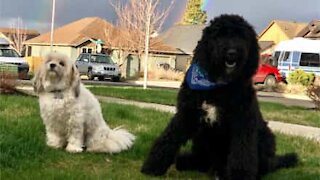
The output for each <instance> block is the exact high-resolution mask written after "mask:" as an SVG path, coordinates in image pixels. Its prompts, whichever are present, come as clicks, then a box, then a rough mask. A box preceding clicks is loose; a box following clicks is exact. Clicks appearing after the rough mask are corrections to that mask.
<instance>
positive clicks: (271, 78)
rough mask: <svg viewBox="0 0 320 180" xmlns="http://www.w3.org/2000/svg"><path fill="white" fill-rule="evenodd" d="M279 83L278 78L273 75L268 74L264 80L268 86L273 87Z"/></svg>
mask: <svg viewBox="0 0 320 180" xmlns="http://www.w3.org/2000/svg"><path fill="white" fill-rule="evenodd" d="M276 83H277V80H276V78H275V77H274V76H273V75H268V76H267V77H266V79H265V80H264V85H265V86H267V87H273V86H275V85H276Z"/></svg>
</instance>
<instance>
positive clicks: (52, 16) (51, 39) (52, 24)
mask: <svg viewBox="0 0 320 180" xmlns="http://www.w3.org/2000/svg"><path fill="white" fill-rule="evenodd" d="M55 11H56V0H52V15H51V32H50V51H52V49H53V30H54V15H55Z"/></svg>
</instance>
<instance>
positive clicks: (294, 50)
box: [273, 38, 320, 77]
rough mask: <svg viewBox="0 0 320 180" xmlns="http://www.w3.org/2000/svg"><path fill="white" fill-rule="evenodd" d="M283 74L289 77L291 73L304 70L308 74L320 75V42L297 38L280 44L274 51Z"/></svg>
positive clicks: (274, 56) (274, 57) (275, 58)
mask: <svg viewBox="0 0 320 180" xmlns="http://www.w3.org/2000/svg"><path fill="white" fill-rule="evenodd" d="M273 59H274V60H276V62H277V66H278V69H279V70H280V72H281V74H282V75H283V76H285V77H288V75H289V73H290V72H291V71H294V70H296V69H302V70H304V71H305V72H308V73H314V74H316V75H318V76H319V75H320V40H310V39H305V38H295V39H293V40H288V41H282V42H280V43H279V44H278V45H277V46H276V47H275V50H274V53H273Z"/></svg>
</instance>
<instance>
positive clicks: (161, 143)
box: [141, 110, 199, 176]
mask: <svg viewBox="0 0 320 180" xmlns="http://www.w3.org/2000/svg"><path fill="white" fill-rule="evenodd" d="M197 122H199V117H198V112H197V111H195V110H184V111H183V113H182V112H178V113H177V114H176V115H175V116H174V117H173V119H172V120H171V122H170V123H169V125H168V126H167V128H166V129H165V131H164V132H163V133H162V134H161V136H160V137H159V138H158V139H157V140H156V141H155V143H154V145H153V146H152V148H151V150H150V153H149V156H148V157H147V159H146V160H145V162H144V164H143V166H142V169H141V172H143V173H145V174H149V175H154V176H159V175H162V174H164V173H165V172H166V171H167V169H168V168H169V166H170V165H171V164H172V163H173V162H174V159H175V156H176V154H177V152H178V151H179V148H180V146H181V145H182V144H184V143H186V141H187V140H188V139H190V138H191V137H192V135H193V133H194V132H195V131H196V128H197V127H198V125H197Z"/></svg>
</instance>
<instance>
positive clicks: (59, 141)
mask: <svg viewBox="0 0 320 180" xmlns="http://www.w3.org/2000/svg"><path fill="white" fill-rule="evenodd" d="M46 132H47V133H46V136H47V145H48V146H49V147H52V148H55V149H58V148H62V147H64V146H65V145H66V139H65V137H64V136H62V135H61V134H59V133H58V132H56V131H54V129H52V128H48V127H47V128H46Z"/></svg>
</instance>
